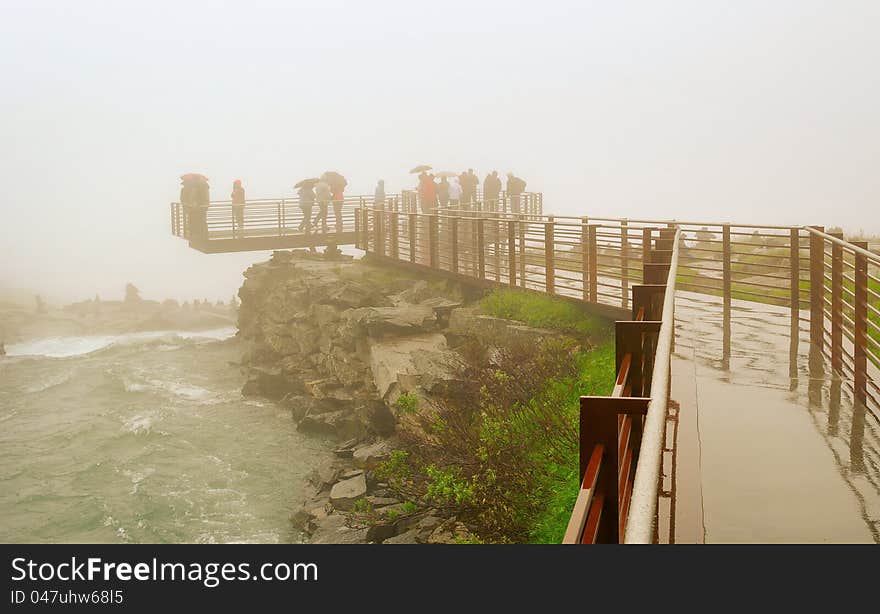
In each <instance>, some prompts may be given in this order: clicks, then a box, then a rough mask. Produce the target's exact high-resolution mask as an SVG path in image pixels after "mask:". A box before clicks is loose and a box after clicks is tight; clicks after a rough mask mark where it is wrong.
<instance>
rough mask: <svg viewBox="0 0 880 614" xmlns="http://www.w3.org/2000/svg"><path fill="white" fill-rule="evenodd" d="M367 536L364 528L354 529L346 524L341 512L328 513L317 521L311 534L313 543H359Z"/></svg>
mask: <svg viewBox="0 0 880 614" xmlns="http://www.w3.org/2000/svg"><path fill="white" fill-rule="evenodd" d="M366 538H367V530H366V529H354V528H351V527H349V526H347V525H346V517H345V516H344V515H343V514H330V515H329V516H327V517H326V518H324V519H323V520H321V521H319V522H318V523H317V528H316V529H315V532H314V533H313V534H312V538H311V540H309V541H311V543H313V544H360V543H364V542H365V541H366Z"/></svg>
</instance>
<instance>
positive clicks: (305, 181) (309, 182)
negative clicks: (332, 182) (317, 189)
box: [293, 177, 321, 189]
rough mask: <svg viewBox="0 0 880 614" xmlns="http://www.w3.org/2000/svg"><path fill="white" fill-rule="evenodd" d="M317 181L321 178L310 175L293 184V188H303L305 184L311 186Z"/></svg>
mask: <svg viewBox="0 0 880 614" xmlns="http://www.w3.org/2000/svg"><path fill="white" fill-rule="evenodd" d="M319 181H321V180H320V179H318V178H317V177H312V178H310V179H303V180H302V181H300V182H298V183H296V184H294V186H293V188H294V189H297V188H304V187H306V186H313V185H315V184H316V183H318V182H319Z"/></svg>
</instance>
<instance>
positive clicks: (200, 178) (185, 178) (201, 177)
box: [180, 173, 208, 182]
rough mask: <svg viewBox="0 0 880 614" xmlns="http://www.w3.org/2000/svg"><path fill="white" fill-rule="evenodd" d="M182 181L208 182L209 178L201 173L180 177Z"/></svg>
mask: <svg viewBox="0 0 880 614" xmlns="http://www.w3.org/2000/svg"><path fill="white" fill-rule="evenodd" d="M180 180H181V181H184V182H188V181H207V180H208V178H207V177H205V176H204V175H201V174H199V173H187V174H185V175H181V176H180Z"/></svg>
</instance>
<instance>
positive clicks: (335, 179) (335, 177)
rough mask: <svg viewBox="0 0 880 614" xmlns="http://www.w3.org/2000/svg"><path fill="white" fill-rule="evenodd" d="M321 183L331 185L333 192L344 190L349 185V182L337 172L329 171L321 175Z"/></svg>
mask: <svg viewBox="0 0 880 614" xmlns="http://www.w3.org/2000/svg"><path fill="white" fill-rule="evenodd" d="M321 181H323V182H324V183H326V184H327V185H329V186H330V187H331V188H332V189H333V190H343V189H345V186H347V185H348V181H347V180H346V179H345V177H343V176H342V175H341V174H339V173H337V172H336V171H327V172H326V173H324V174H323V175H321Z"/></svg>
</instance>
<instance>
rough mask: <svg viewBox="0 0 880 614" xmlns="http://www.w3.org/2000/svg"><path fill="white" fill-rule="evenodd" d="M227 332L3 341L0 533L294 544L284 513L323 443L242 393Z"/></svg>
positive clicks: (17, 538)
mask: <svg viewBox="0 0 880 614" xmlns="http://www.w3.org/2000/svg"><path fill="white" fill-rule="evenodd" d="M233 333H234V330H233V329H223V330H216V331H207V332H199V333H180V332H178V333H170V332H165V333H161V332H160V333H136V334H130V335H120V336H102V337H61V338H52V339H43V340H37V341H31V342H27V343H21V344H17V345H11V346H8V347H7V352H8V356H7V357H6V358H4V359H0V541H3V542H200V543H205V542H289V541H298V540H299V538H300V536H299V534H298V533H297V532H296V531H295V530H294V529H293V528H292V527H291V525H290V522H289V514H290V511H291V509H293V507H294V506H295V505H296V504H297V503H298V502H299V501H300V500H301V499H302V498H303V497H304V494H303V492H302V491H303V488H304V476H305V474H306V473H308V472H309V471H310V470H311V469H312V468H314V467H315V466H317V465H318V464H319V463H321V462H322V461H324V460H325V459H326V458H327V457H328V455H329V453H328V449H329V446H328V444H327V443H326V442H323V441H320V440H316V439H314V438H311V437H306V436H304V435H301V434H300V433H298V432H297V431H296V429H295V427H294V424H293V422H292V420H291V417H290V414H289V413H288V412H285V411H283V410H281V409H279V408H278V407H276V406H274V405H272V404H271V403H264V402H259V401H256V400H251V399H244V398H242V396H241V393H240V390H241V384H242V376H241V374H240V373H239V369H238V367H236V366H235V364H234V362H235V361H237V360H238V359H239V356H240V350H239V347H238V345H237V342H236V341H235V340H234V339H226V340H223V339H225V338H227V337H230V336H231V335H232V334H233Z"/></svg>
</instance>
